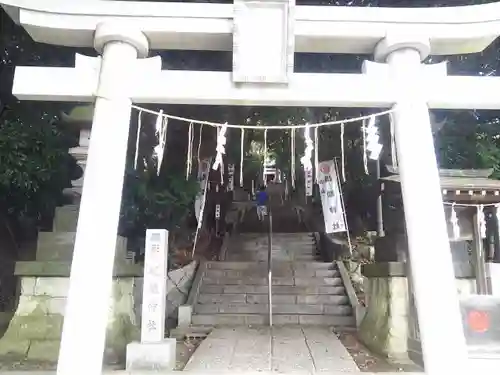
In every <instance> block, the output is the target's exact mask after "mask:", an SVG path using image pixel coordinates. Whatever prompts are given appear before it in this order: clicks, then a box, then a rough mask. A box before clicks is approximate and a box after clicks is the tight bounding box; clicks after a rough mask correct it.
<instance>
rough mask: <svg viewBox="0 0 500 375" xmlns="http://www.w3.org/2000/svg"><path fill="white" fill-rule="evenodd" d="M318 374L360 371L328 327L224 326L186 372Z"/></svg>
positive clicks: (213, 332)
mask: <svg viewBox="0 0 500 375" xmlns="http://www.w3.org/2000/svg"><path fill="white" fill-rule="evenodd" d="M226 371H229V372H233V373H239V372H243V371H245V372H247V371H248V372H254V371H255V372H260V373H262V372H264V373H265V372H272V373H281V374H295V373H297V374H304V375H306V374H307V375H309V374H316V373H330V374H332V373H337V372H338V373H346V372H348V373H349V372H354V373H358V372H360V370H359V368H358V366H357V365H356V363H355V362H354V360H353V359H352V357H351V356H350V354H349V353H348V351H347V349H346V348H345V347H344V346H343V345H342V343H341V342H340V340H339V339H338V338H337V336H336V335H335V334H334V333H333V332H330V331H329V330H328V329H327V328H326V327H308V326H293V327H273V328H269V327H258V328H257V327H254V328H252V327H221V328H215V329H214V330H213V331H212V333H210V335H209V336H208V337H207V338H206V339H205V340H204V341H203V342H202V344H201V345H200V346H199V347H198V349H197V350H196V351H195V353H194V354H193V356H192V357H191V358H190V360H189V362H188V364H187V365H186V367H185V369H184V372H202V373H207V372H215V373H218V374H220V373H221V372H226Z"/></svg>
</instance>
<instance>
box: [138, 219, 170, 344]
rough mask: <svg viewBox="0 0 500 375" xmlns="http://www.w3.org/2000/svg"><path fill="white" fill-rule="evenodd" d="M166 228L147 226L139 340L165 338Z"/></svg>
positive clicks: (152, 341)
mask: <svg viewBox="0 0 500 375" xmlns="http://www.w3.org/2000/svg"><path fill="white" fill-rule="evenodd" d="M167 267H168V231H167V230H166V229H147V230H146V247H145V257H144V279H143V283H144V285H143V291H142V318H141V342H143V343H156V342H158V343H159V342H161V341H163V339H164V338H165V313H166V310H167V306H166V304H167V272H168V268H167Z"/></svg>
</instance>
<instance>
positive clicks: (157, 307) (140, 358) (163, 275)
mask: <svg viewBox="0 0 500 375" xmlns="http://www.w3.org/2000/svg"><path fill="white" fill-rule="evenodd" d="M167 272H168V231H167V230H165V229H148V230H147V231H146V246H145V257H144V284H143V293H142V318H141V341H140V342H133V343H130V344H129V345H128V346H127V365H126V368H127V371H133V370H156V371H159V370H164V371H168V370H173V369H174V368H175V363H176V357H175V351H176V339H173V338H165V321H166V310H167V306H166V303H167Z"/></svg>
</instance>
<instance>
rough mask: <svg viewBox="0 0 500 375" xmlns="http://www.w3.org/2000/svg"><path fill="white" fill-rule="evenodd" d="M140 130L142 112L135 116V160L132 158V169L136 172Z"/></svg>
mask: <svg viewBox="0 0 500 375" xmlns="http://www.w3.org/2000/svg"><path fill="white" fill-rule="evenodd" d="M141 129H142V111H139V114H138V115H137V138H136V140H135V158H134V169H135V170H137V162H138V160H139V143H140V141H141Z"/></svg>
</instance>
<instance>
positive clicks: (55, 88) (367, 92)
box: [12, 57, 500, 109]
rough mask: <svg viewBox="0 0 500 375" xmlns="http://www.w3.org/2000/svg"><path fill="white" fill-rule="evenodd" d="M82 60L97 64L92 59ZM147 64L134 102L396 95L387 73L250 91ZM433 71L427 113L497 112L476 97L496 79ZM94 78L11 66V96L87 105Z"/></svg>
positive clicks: (337, 100)
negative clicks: (482, 110) (12, 82)
mask: <svg viewBox="0 0 500 375" xmlns="http://www.w3.org/2000/svg"><path fill="white" fill-rule="evenodd" d="M94 59H95V60H94ZM157 59H158V60H157ZM78 60H82V57H80V58H77V61H78ZM83 60H87V61H88V62H90V61H92V62H93V63H99V61H98V58H89V57H85V58H84V59H83ZM148 60H157V61H151V62H150V64H149V68H150V69H149V70H147V69H146V68H145V67H144V66H143V67H142V69H139V66H138V71H137V76H136V79H133V80H132V87H133V88H132V101H133V102H134V103H138V104H140V103H154V104H193V105H246V106H279V107H284V106H297V107H300V106H305V107H307V106H311V107H312V106H314V107H360V108H362V107H363V108H387V107H391V106H392V105H394V104H395V103H396V102H397V101H398V95H399V94H398V87H397V85H395V84H394V82H393V80H391V79H390V77H389V75H388V72H382V74H378V73H379V72H378V71H376V72H373V73H372V74H369V73H370V71H368V72H366V73H365V74H329V73H294V74H293V75H292V76H291V78H290V83H289V84H288V85H286V86H278V87H276V86H274V85H268V86H267V87H266V86H264V87H259V88H258V89H256V88H255V87H245V86H241V85H238V84H235V83H234V82H233V80H232V78H231V73H230V72H227V73H226V72H202V71H185V70H170V71H169V70H160V66H161V62H160V60H159V57H158V58H156V57H155V58H151V59H148ZM143 62H144V60H142V61H141V62H140V63H143ZM372 64H373V63H372ZM367 65H368V64H367ZM368 66H370V65H368ZM432 67H433V68H434V67H435V66H432ZM439 67H440V68H441V69H439V73H441V74H435V73H434V72H432V71H431V70H436V69H430V70H429V73H430V74H429V75H428V76H427V77H423V78H422V81H421V82H420V83H421V84H422V86H423V87H425V90H426V91H425V98H426V102H427V105H428V107H429V108H431V109H500V100H498V98H497V97H496V96H495V95H478V93H494V92H498V91H499V89H500V77H467V76H447V75H446V66H445V64H439ZM436 73H438V72H436ZM98 74H99V70H98V69H91V68H89V67H88V66H85V64H82V65H79V64H77V66H76V67H75V68H42V67H17V68H16V75H15V80H14V86H13V90H12V92H13V94H14V95H15V96H16V97H17V98H19V99H20V100H49V101H62V102H92V101H94V100H95V93H96V90H97V86H98V78H99V76H98ZM83 77H85V79H83ZM167 88H168V89H167Z"/></svg>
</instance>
